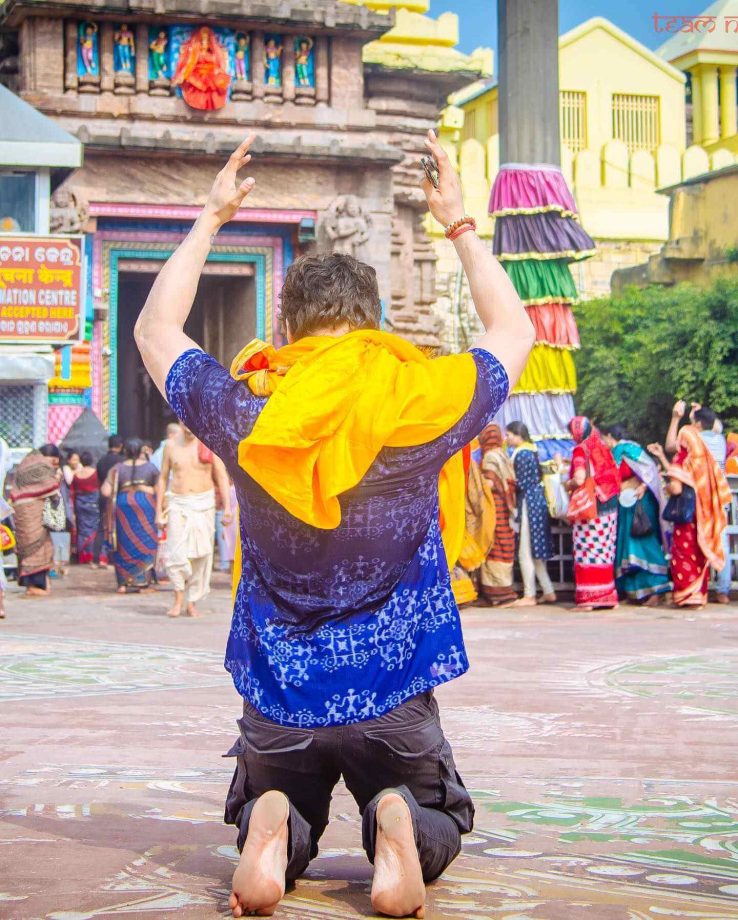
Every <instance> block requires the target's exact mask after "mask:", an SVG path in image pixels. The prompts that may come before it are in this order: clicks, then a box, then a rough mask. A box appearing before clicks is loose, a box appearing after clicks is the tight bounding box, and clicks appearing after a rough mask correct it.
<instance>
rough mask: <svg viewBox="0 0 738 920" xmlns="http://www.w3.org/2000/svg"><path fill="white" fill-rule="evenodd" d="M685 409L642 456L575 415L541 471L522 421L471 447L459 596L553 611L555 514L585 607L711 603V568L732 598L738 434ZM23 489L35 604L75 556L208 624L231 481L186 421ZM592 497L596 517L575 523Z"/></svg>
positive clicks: (58, 453)
mask: <svg viewBox="0 0 738 920" xmlns="http://www.w3.org/2000/svg"><path fill="white" fill-rule="evenodd" d="M686 414H687V407H686V405H685V403H684V402H682V401H679V402H677V403H676V405H675V406H674V410H673V413H672V419H671V424H670V426H669V430H668V432H667V435H666V440H665V445H664V446H663V447H662V446H661V445H660V444H656V443H654V444H648V445H647V447H645V448H644V447H642V446H641V445H640V444H637V443H636V442H635V441H633V440H631V439H630V438H629V437H628V435H627V432H626V429H625V427H624V426H623V425H619V424H616V425H611V426H608V427H603V428H601V429H597V428H595V427H594V426H593V425H592V423H591V422H590V421H589V420H588V419H587V418H584V417H582V416H578V417H576V418H574V419H572V421H571V423H570V431H571V434H572V437H573V439H574V441H575V443H576V446H575V448H574V451H573V453H572V456H571V459H570V460H569V461H564V460H562V459H561V458H559V457H557V458H556V459H555V460H554V461H553V462H549V463H543V464H542V463H541V462H539V459H538V451H537V449H536V446H535V444H534V442H533V440H532V439H531V437H530V434H529V432H528V430H527V428H526V426H525V425H524V424H523V423H522V422H510V423H509V424H508V425H507V427H506V429H505V430H503V429H502V428H501V427H500V426H499V425H497V424H491V425H488V426H487V427H486V428H485V429H484V431H482V432H481V434H480V436H479V439H478V450H477V451H476V454H475V456H474V457H472V453H471V450H470V451H468V458H467V459H468V462H467V471H468V473H469V476H468V482H469V483H471V482H472V477H475V479H474V482H475V485H474V488H473V489H468V490H467V514H466V517H467V531H468V532H467V537H469V533H473V537H471V543H472V545H473V546H474V551H473V552H471V553H469V552H467V553H465V554H464V555H462V557H461V558H460V561H459V565H458V566H457V568H456V570H455V578H454V588H455V592H456V596H457V599H458V600H459V602H460V603H464V602H467V601H470V600H473V599H476V598H477V596H480V597H481V598H482V600H483V601H484V602H486V603H487V604H489V605H492V606H512V607H529V606H535V605H536V604H540V603H546V604H552V603H556V601H557V597H556V592H555V589H554V586H553V584H552V581H551V577H550V574H549V572H548V568H547V562H548V560H550V559H551V558H552V557H553V556H554V549H553V540H552V536H551V524H552V520H556V519H561V520H568V522H569V523H570V524H571V527H572V538H573V540H572V542H573V557H574V568H573V575H574V582H575V586H576V596H575V600H576V605H577V607H578V608H580V609H586V610H592V609H595V608H613V607H616V606H617V605H618V603H619V601H620V600H627V601H629V602H632V603H640V604H644V605H645V606H656V605H658V604H660V603H662V602H669V601H671V602H673V604H675V605H676V606H680V607H682V606H691V607H701V606H703V605H704V604H705V603H707V600H708V583H709V579H710V571H711V570H712V571H713V572H714V573H715V600H716V601H717V602H718V603H723V604H725V603H728V602H729V599H730V585H731V566H730V561H729V546H728V533H727V526H726V525H727V514H726V506H727V505H728V504H729V503H730V490H729V487H728V484H727V480H726V478H725V472H729V473H730V472H733V473H738V435H735V434H729V435H728V436H727V438H726V437H725V436H724V435H723V433H722V426H721V424H720V421H719V420H718V419H717V417H716V415H715V413H714V412H713V411H712V410H711V409H709V408H707V407H703V406H699V405H697V404H693V405H692V407H691V409H690V410H689V414H688V415H689V417H688V418H687V419H686V422H687V423H686V424H684V425H681V427H680V424H681V421H682V420H683V419H684V417H685V415H686ZM13 480H14V481H13V488H12V491H11V493H10V500H11V504H10V506H6V511H5V513H6V514H7V515H9V514H10V513H11V511H12V514H13V532H14V535H15V540H16V543H17V546H16V552H17V555H18V559H19V570H18V576H19V582H20V584H21V585H22V586H24V587H25V589H26V595H28V596H35V597H46V596H48V594H49V593H50V589H51V581H50V579H51V578H53V577H60V576H63V575H64V574H65V573H66V567H67V565H68V564H69V562H70V561H71V560H72V559H74V560H76V562H77V563H78V564H79V565H89V566H92V567H100V568H106V569H107V568H110V567H111V566H112V569H113V571H114V575H115V583H116V587H117V590H118V592H119V593H121V594H129V593H135V592H140V591H150V590H154V587H155V585H156V584H165V583H168V584H169V585H170V586H171V588H172V589H173V590H174V600H173V603H172V605H171V607H170V609H169V611H168V615H169V616H171V617H177V616H179V615H181V614H182V613H183V612H184V613H186V614H187V615H189V616H197V615H198V610H197V606H196V605H197V603H198V602H199V601H201V600H202V599H203V598H204V597H205V596H206V595H207V593H208V591H209V587H210V579H211V573H212V568H213V561H214V552H213V549H214V544H215V546H216V547H217V564H218V567H219V568H220V569H221V570H223V571H230V570H231V569H232V566H233V560H234V555H235V548H236V542H237V537H238V534H237V524H236V519H235V513H234V511H235V508H236V496H235V489H234V486H233V483H232V482H231V481H230V480H229V478H228V475H227V473H226V471H225V467H224V466H223V464H222V463H221V462H220V460H219V459H218V458H217V457H216V456H215V455H213V454H212V452H211V451H209V450H207V449H206V448H205V447H204V446H203V445H202V444H200V442H199V441H197V440H196V438H195V437H194V435H193V434H192V432H190V431H189V430H188V429H187V428H186V427H184V426H183V425H181V424H178V423H173V424H170V425H169V426H168V427H167V432H166V437H165V438H164V440H162V442H161V443H160V445H159V446H158V447H157V449H156V450H154V448H153V446H152V445H151V444H150V443H149V442H147V441H143V440H141V439H139V438H129V439H127V440H125V441H124V439H123V438H121V437H120V436H119V435H112V436H111V437H110V438H109V442H108V452H107V453H106V454H105V455H104V456H103V457H101V458H100V459H99V460H98V461H97V463H95V461H94V457H93V455H92V453H91V452H90V451H86V450H75V449H68V450H66V451H63V450H62V449H60V448H59V447H57V446H56V445H54V444H45V445H44V446H43V447H41V448H39V449H38V450H35V451H32V452H31V453H30V454H28V455H27V456H26V457H25V458H24V459H23V461H22V462H21V463H20V464H19V466H18V467H17V468H16V469H15V473H14V477H13ZM582 502H584V503H585V505H588V508H585V512H584V513H582V514H577V513H576V510H577V508H578V506H579V505H581V504H582ZM575 505H576V506H577V508H575V507H574V506H575ZM0 512H2V509H0ZM480 545H481V548H480ZM467 548H468V544H467ZM516 561H517V564H518V569H519V573H520V580H521V582H522V594H520V595H518V592H517V591H516V590H515V586H514V576H515V573H514V566H515V562H516ZM3 587H4V585H2V584H0V617H2V616H4V606H3ZM539 589H540V593H539Z"/></svg>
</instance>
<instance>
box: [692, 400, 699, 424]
mask: <svg viewBox="0 0 738 920" xmlns="http://www.w3.org/2000/svg"><path fill="white" fill-rule="evenodd" d="M701 408H702V403H698V402H693V403H692V404H691V406H690V409H689V420H690V422H692V424H694V414H695V412H699V411H700V409H701Z"/></svg>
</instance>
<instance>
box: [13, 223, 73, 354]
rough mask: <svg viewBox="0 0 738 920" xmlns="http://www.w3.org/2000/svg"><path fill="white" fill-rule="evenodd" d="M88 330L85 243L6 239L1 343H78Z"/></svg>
mask: <svg viewBox="0 0 738 920" xmlns="http://www.w3.org/2000/svg"><path fill="white" fill-rule="evenodd" d="M83 325H84V304H83V294H82V237H81V236H72V237H70V236H6V235H5V234H2V235H0V342H4V343H7V342H46V343H51V344H60V343H63V342H70V341H72V342H73V341H76V340H78V339H80V338H81V336H82V332H83Z"/></svg>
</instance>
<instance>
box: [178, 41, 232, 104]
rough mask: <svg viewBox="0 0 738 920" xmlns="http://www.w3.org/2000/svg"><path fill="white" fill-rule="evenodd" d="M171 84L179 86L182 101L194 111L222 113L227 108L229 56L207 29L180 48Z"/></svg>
mask: <svg viewBox="0 0 738 920" xmlns="http://www.w3.org/2000/svg"><path fill="white" fill-rule="evenodd" d="M172 84H173V85H174V86H181V88H182V97H183V99H184V101H185V102H186V103H187V105H189V106H190V107H191V108H193V109H202V110H208V109H222V108H223V106H224V105H225V104H226V101H227V99H228V89H229V87H230V85H231V75H230V73H229V72H228V52H227V51H226V49H225V48H224V47H223V45H222V44H221V42H220V41H219V40H218V37H217V36H216V35H215V33H214V31H213V30H212V29H211V28H209V27H208V26H201V27H200V28H199V29H197V30H195V32H194V33H193V34H192V36H191V37H190V38H189V39H188V40H187V41H186V42H184V43H183V44H182V47H181V50H180V53H179V60H178V62H177V67H176V69H175V71H174V77H173V78H172Z"/></svg>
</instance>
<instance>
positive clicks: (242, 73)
mask: <svg viewBox="0 0 738 920" xmlns="http://www.w3.org/2000/svg"><path fill="white" fill-rule="evenodd" d="M235 59H236V79H237V80H248V78H249V37H248V35H247V34H246V33H245V32H239V33H238V34H237V35H236V52H235Z"/></svg>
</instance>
